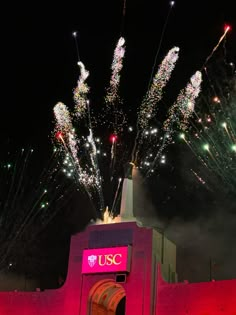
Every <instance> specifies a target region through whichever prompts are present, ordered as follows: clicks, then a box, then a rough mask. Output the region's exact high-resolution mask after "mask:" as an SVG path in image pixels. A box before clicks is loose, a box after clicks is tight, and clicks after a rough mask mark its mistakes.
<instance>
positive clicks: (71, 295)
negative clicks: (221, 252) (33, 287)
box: [0, 223, 236, 315]
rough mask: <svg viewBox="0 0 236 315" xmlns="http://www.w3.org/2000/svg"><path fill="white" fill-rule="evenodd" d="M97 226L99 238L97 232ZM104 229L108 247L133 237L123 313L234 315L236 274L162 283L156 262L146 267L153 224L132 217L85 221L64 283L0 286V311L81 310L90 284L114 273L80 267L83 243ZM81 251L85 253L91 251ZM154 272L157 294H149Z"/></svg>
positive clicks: (58, 313)
mask: <svg viewBox="0 0 236 315" xmlns="http://www.w3.org/2000/svg"><path fill="white" fill-rule="evenodd" d="M100 232H101V235H102V237H103V238H102V237H100V236H99V237H98V235H97V234H96V233H100ZM116 232H117V233H118V234H119V237H118V239H117V238H116V234H115V233H116ZM99 235H100V234H99ZM107 235H110V240H109V239H108V240H109V241H110V242H111V243H112V242H113V240H114V246H104V247H106V248H107V249H109V253H111V252H110V250H111V248H114V251H115V252H116V253H117V251H118V250H119V249H120V248H126V249H127V248H128V243H129V242H127V244H125V240H127V239H128V238H130V239H131V240H132V242H130V244H132V252H131V263H130V272H129V273H128V274H127V281H126V282H125V283H122V286H123V287H124V290H125V293H126V315H127V314H128V315H133V314H135V315H185V314H186V315H236V279H235V280H227V281H215V282H205V283H193V284H186V283H177V284H168V283H166V282H165V281H163V279H162V277H161V272H160V267H159V268H158V270H157V269H155V270H154V269H152V268H151V267H150V266H151V263H152V245H151V244H152V230H151V229H146V228H139V227H137V225H136V224H135V223H119V224H113V225H99V226H89V227H88V228H87V229H86V230H85V231H84V232H82V233H80V234H78V235H75V236H73V237H72V239H71V248H70V257H69V267H68V275H67V279H66V282H65V284H64V285H63V287H62V288H60V289H57V290H45V291H42V292H0V315H16V314H17V315H86V314H87V305H88V297H89V294H90V292H91V288H93V287H94V286H95V285H96V283H98V281H100V280H102V279H113V280H114V279H115V276H116V272H109V273H96V274H82V272H81V271H82V262H83V257H86V256H83V252H84V249H88V248H93V247H94V244H95V245H96V242H97V244H98V245H97V249H98V248H101V242H103V240H104V242H107ZM92 236H93V240H92V241H93V242H94V243H93V244H92V243H91V239H92ZM124 245H125V246H124ZM97 249H96V250H97ZM115 252H113V254H114V253H115ZM84 253H86V254H87V255H90V254H91V253H92V252H90V253H89V252H86V251H85V252H84ZM94 253H95V254H96V252H93V253H92V254H94ZM109 253H108V252H107V254H109ZM103 254H104V253H103ZM105 254H106V253H105ZM96 255H97V254H96ZM127 255H128V252H127ZM117 258H118V257H117ZM84 259H85V258H84ZM117 262H119V261H118V260H117ZM122 269H123V268H122ZM154 275H156V276H155V277H156V290H155V292H156V294H154V296H152V289H151V282H152V280H153V277H154Z"/></svg>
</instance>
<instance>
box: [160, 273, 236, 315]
mask: <svg viewBox="0 0 236 315" xmlns="http://www.w3.org/2000/svg"><path fill="white" fill-rule="evenodd" d="M158 269H159V272H158V274H159V277H158V279H159V280H158V289H157V296H156V300H157V307H156V313H155V315H173V314H174V315H185V314H186V315H236V279H235V280H224V281H212V282H200V283H191V284H189V283H176V284H168V283H166V282H165V281H163V279H162V277H161V272H160V268H158Z"/></svg>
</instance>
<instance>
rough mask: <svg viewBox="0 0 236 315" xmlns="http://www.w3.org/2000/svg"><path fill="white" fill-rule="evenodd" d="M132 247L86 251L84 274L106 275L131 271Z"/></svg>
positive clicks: (84, 253) (83, 262) (84, 254)
mask: <svg viewBox="0 0 236 315" xmlns="http://www.w3.org/2000/svg"><path fill="white" fill-rule="evenodd" d="M130 257H131V247H130V246H125V247H110V248H98V249H97V248H96V249H85V250H84V251H83V261H82V273H83V274H90V273H106V272H117V271H126V272H129V270H130Z"/></svg>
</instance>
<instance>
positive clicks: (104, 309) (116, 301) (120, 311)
mask: <svg viewBox="0 0 236 315" xmlns="http://www.w3.org/2000/svg"><path fill="white" fill-rule="evenodd" d="M125 297H126V296H125V290H124V288H123V286H122V285H120V284H119V283H116V282H115V281H114V280H112V279H104V280H101V281H98V282H97V283H95V284H94V286H93V287H92V289H91V290H90V292H89V298H88V308H87V309H88V311H87V315H125Z"/></svg>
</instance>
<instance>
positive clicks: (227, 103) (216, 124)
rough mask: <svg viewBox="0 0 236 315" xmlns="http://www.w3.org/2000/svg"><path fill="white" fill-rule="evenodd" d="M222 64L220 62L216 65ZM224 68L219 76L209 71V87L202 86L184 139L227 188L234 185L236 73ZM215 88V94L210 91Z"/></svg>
mask: <svg viewBox="0 0 236 315" xmlns="http://www.w3.org/2000/svg"><path fill="white" fill-rule="evenodd" d="M215 67H216V68H218V69H219V68H221V65H215ZM222 68H223V69H224V71H223V72H222V73H221V76H220V77H218V76H216V75H215V74H214V73H212V72H211V69H209V71H208V76H210V77H211V89H210V90H208V89H207V88H205V89H204V93H203V96H202V97H201V98H200V99H199V102H198V108H197V109H196V111H197V113H195V115H194V119H192V120H191V128H190V131H189V132H188V135H186V136H185V143H187V144H188V145H189V147H191V150H192V151H193V152H194V154H195V155H196V156H197V158H198V159H199V160H200V161H201V163H202V164H203V165H204V166H205V167H207V168H208V169H209V170H210V171H211V172H212V173H214V174H216V175H217V177H218V179H220V180H221V181H223V182H224V183H225V187H228V189H229V190H232V191H233V190H235V185H236V154H235V152H236V151H235V146H236V120H235V117H236V116H235V115H236V76H235V73H233V74H227V71H226V69H225V66H224V67H222ZM213 91H214V93H215V92H216V91H217V92H218V94H217V95H212V92H213Z"/></svg>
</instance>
